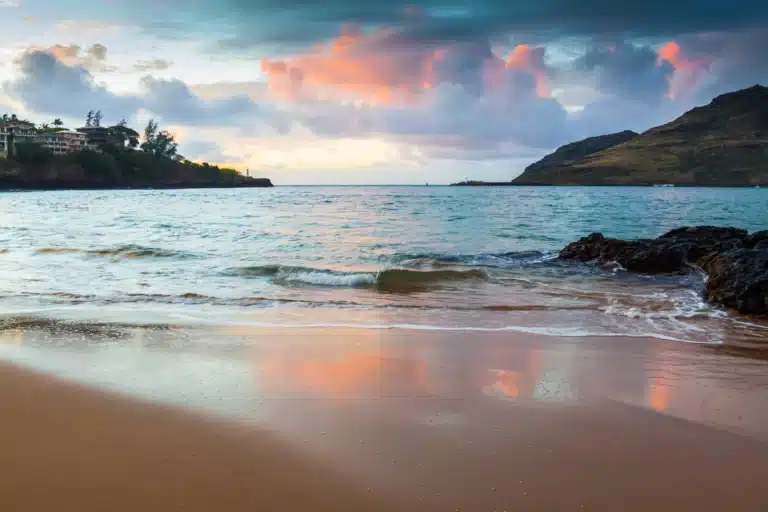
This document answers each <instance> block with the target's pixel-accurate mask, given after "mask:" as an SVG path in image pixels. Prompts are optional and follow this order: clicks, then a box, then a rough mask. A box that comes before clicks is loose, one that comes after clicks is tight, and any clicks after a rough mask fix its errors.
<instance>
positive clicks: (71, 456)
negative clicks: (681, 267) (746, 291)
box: [0, 324, 768, 511]
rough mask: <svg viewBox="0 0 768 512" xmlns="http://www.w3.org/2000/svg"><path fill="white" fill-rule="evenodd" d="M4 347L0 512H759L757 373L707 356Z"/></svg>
mask: <svg viewBox="0 0 768 512" xmlns="http://www.w3.org/2000/svg"><path fill="white" fill-rule="evenodd" d="M78 332H79V334H78ZM72 345H76V347H77V348H76V349H73V348H72ZM62 347H66V348H62ZM0 348H2V351H0V355H1V356H2V359H3V360H4V361H6V362H4V363H2V364H0V407H2V421H0V453H2V454H3V457H2V461H1V462H0V509H2V510H9V511H10V510H13V511H45V510H73V511H74V510H77V511H90V510H94V511H95V510H158V511H159V510H164V511H167V510H339V511H343V510H414V511H422V510H436V511H437V510H462V511H464V510H469V511H482V510H489V511H490V510H558V511H559V510H599V511H615V510H626V511H635V510H636V511H646V510H662V511H664V510H669V511H673V510H674V511H681V510H696V511H707V510H712V511H719V510H734V511H761V510H766V507H767V506H768V493H766V490H765V484H764V482H765V475H766V471H768V427H766V426H767V425H768V411H767V410H766V409H767V408H766V397H767V396H768V372H766V370H767V369H768V364H766V362H765V361H762V360H759V359H753V358H747V357H734V356H732V355H728V354H723V353H721V352H720V351H716V350H712V349H711V348H709V347H701V346H695V345H686V344H680V343H670V342H662V341H659V340H651V339H648V340H645V339H620V338H615V339H607V338H592V339H576V338H571V339H562V338H556V337H540V336H522V335H519V334H509V333H485V334H481V333H461V332H455V333H450V332H420V331H404V330H373V329H367V330H365V329H272V330H268V329H253V328H246V327H231V326H230V327H217V328H206V329H177V328H165V329H145V328H136V327H134V328H127V327H125V328H123V327H109V328H102V327H99V328H94V327H89V328H88V329H85V328H84V327H82V326H79V327H78V326H67V327H62V326H54V325H35V324H30V325H26V326H22V325H20V326H18V327H16V328H14V329H7V330H5V331H3V332H2V335H0ZM42 372H45V373H42Z"/></svg>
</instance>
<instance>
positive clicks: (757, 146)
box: [513, 86, 768, 186]
mask: <svg viewBox="0 0 768 512" xmlns="http://www.w3.org/2000/svg"><path fill="white" fill-rule="evenodd" d="M622 133H624V132H622ZM614 135H616V134H614ZM609 137H613V136H609ZM593 139H594V138H593ZM593 139H586V140H584V141H580V142H576V143H573V144H570V145H568V146H564V148H569V147H570V153H571V154H573V153H578V151H577V150H579V149H583V153H584V155H583V156H581V157H579V158H576V159H571V160H567V161H564V160H563V159H558V158H555V156H556V155H558V152H561V151H562V150H563V149H564V148H561V149H560V150H558V152H555V153H553V154H552V155H549V156H547V157H545V158H544V159H543V160H541V161H540V162H537V163H535V164H533V165H531V166H530V167H528V168H527V169H526V171H525V172H524V173H523V174H522V175H521V176H519V177H518V178H516V179H515V180H513V183H514V184H521V185H522V184H551V185H654V184H665V183H669V184H675V185H707V186H755V185H768V88H766V87H762V86H754V87H751V88H749V89H744V90H741V91H737V92H733V93H729V94H724V95H722V96H718V97H717V98H715V99H714V100H712V102H711V103H710V104H709V105H706V106H702V107H697V108H694V109H692V110H690V111H689V112H687V113H685V114H684V115H682V116H680V117H679V118H677V119H675V120H674V121H672V122H670V123H667V124H665V125H662V126H658V127H656V128H652V129H650V130H648V131H647V132H645V133H642V134H641V135H638V136H636V137H629V138H628V140H626V141H624V142H622V143H619V144H616V145H612V146H610V147H607V148H606V149H602V150H600V151H596V152H595V151H589V147H593V146H594V141H593ZM598 139H599V138H598Z"/></svg>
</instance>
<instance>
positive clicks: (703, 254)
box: [560, 226, 768, 314]
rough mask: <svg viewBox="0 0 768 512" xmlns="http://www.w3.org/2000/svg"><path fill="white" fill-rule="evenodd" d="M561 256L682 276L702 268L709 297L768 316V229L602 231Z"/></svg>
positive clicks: (690, 228) (561, 253)
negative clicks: (650, 233)
mask: <svg viewBox="0 0 768 512" xmlns="http://www.w3.org/2000/svg"><path fill="white" fill-rule="evenodd" d="M560 259H563V260H576V261H581V262H594V263H597V264H610V263H614V262H615V263H619V264H620V265H621V266H622V267H624V268H625V269H627V270H629V271H631V272H637V273H641V274H682V273H687V272H691V271H693V270H694V269H695V268H696V267H699V268H701V269H703V270H704V271H705V272H706V273H707V274H708V275H709V279H708V281H707V286H706V295H707V297H708V298H709V299H710V300H712V301H714V302H716V303H718V304H722V305H724V306H727V307H729V308H733V309H736V310H738V311H740V312H742V313H752V314H768V231H758V232H755V233H753V234H752V235H749V233H748V232H747V231H746V230H743V229H738V228H724V227H715V226H695V227H683V228H678V229H674V230H672V231H669V232H668V233H665V234H663V235H662V236H660V237H659V238H655V239H641V240H618V239H615V238H606V237H605V236H603V235H602V234H600V233H592V234H591V235H589V236H587V237H584V238H581V239H580V240H577V241H576V242H573V243H571V244H569V245H568V246H567V247H565V248H564V249H563V250H562V251H560Z"/></svg>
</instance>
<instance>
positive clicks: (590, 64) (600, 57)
mask: <svg viewBox="0 0 768 512" xmlns="http://www.w3.org/2000/svg"><path fill="white" fill-rule="evenodd" d="M573 67H574V68H575V69H576V70H581V71H586V72H587V73H591V74H593V76H594V79H595V87H596V89H597V90H598V91H600V92H604V93H607V94H611V95H617V96H621V97H624V98H627V99H633V100H650V101H655V100H658V99H661V98H662V97H663V96H664V94H665V93H666V92H667V90H668V88H669V79H670V77H671V76H672V74H673V73H674V68H673V66H672V65H671V64H670V63H669V62H666V61H662V62H660V61H659V56H658V53H657V52H656V51H655V50H654V49H652V48H650V47H648V46H639V45H635V44H632V43H629V42H626V41H617V42H612V43H602V44H596V45H593V46H591V47H590V48H589V49H588V50H587V51H586V53H584V55H582V56H581V57H579V58H578V59H576V61H575V62H574V63H573Z"/></svg>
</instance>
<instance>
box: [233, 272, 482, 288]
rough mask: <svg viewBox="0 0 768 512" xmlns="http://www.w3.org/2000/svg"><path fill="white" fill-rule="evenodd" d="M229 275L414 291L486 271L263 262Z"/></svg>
mask: <svg viewBox="0 0 768 512" xmlns="http://www.w3.org/2000/svg"><path fill="white" fill-rule="evenodd" d="M227 273H228V274H230V275H236V276H247V277H268V278H271V279H272V280H273V281H274V282H276V283H278V284H282V285H293V286H296V285H310V286H329V287H371V288H375V289H377V290H379V291H386V292H411V291H420V290H424V289H428V288H430V287H437V286H442V285H447V284H449V283H450V282H455V281H473V280H474V281H482V280H485V279H487V277H488V276H487V274H486V272H485V271H483V270H481V269H470V270H447V269H441V270H413V269H406V268H390V269H384V270H380V271H379V272H344V271H338V270H328V269H316V268H307V267H288V266H280V265H262V266H253V267H243V268H235V269H230V270H229V271H228V272H227Z"/></svg>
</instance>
